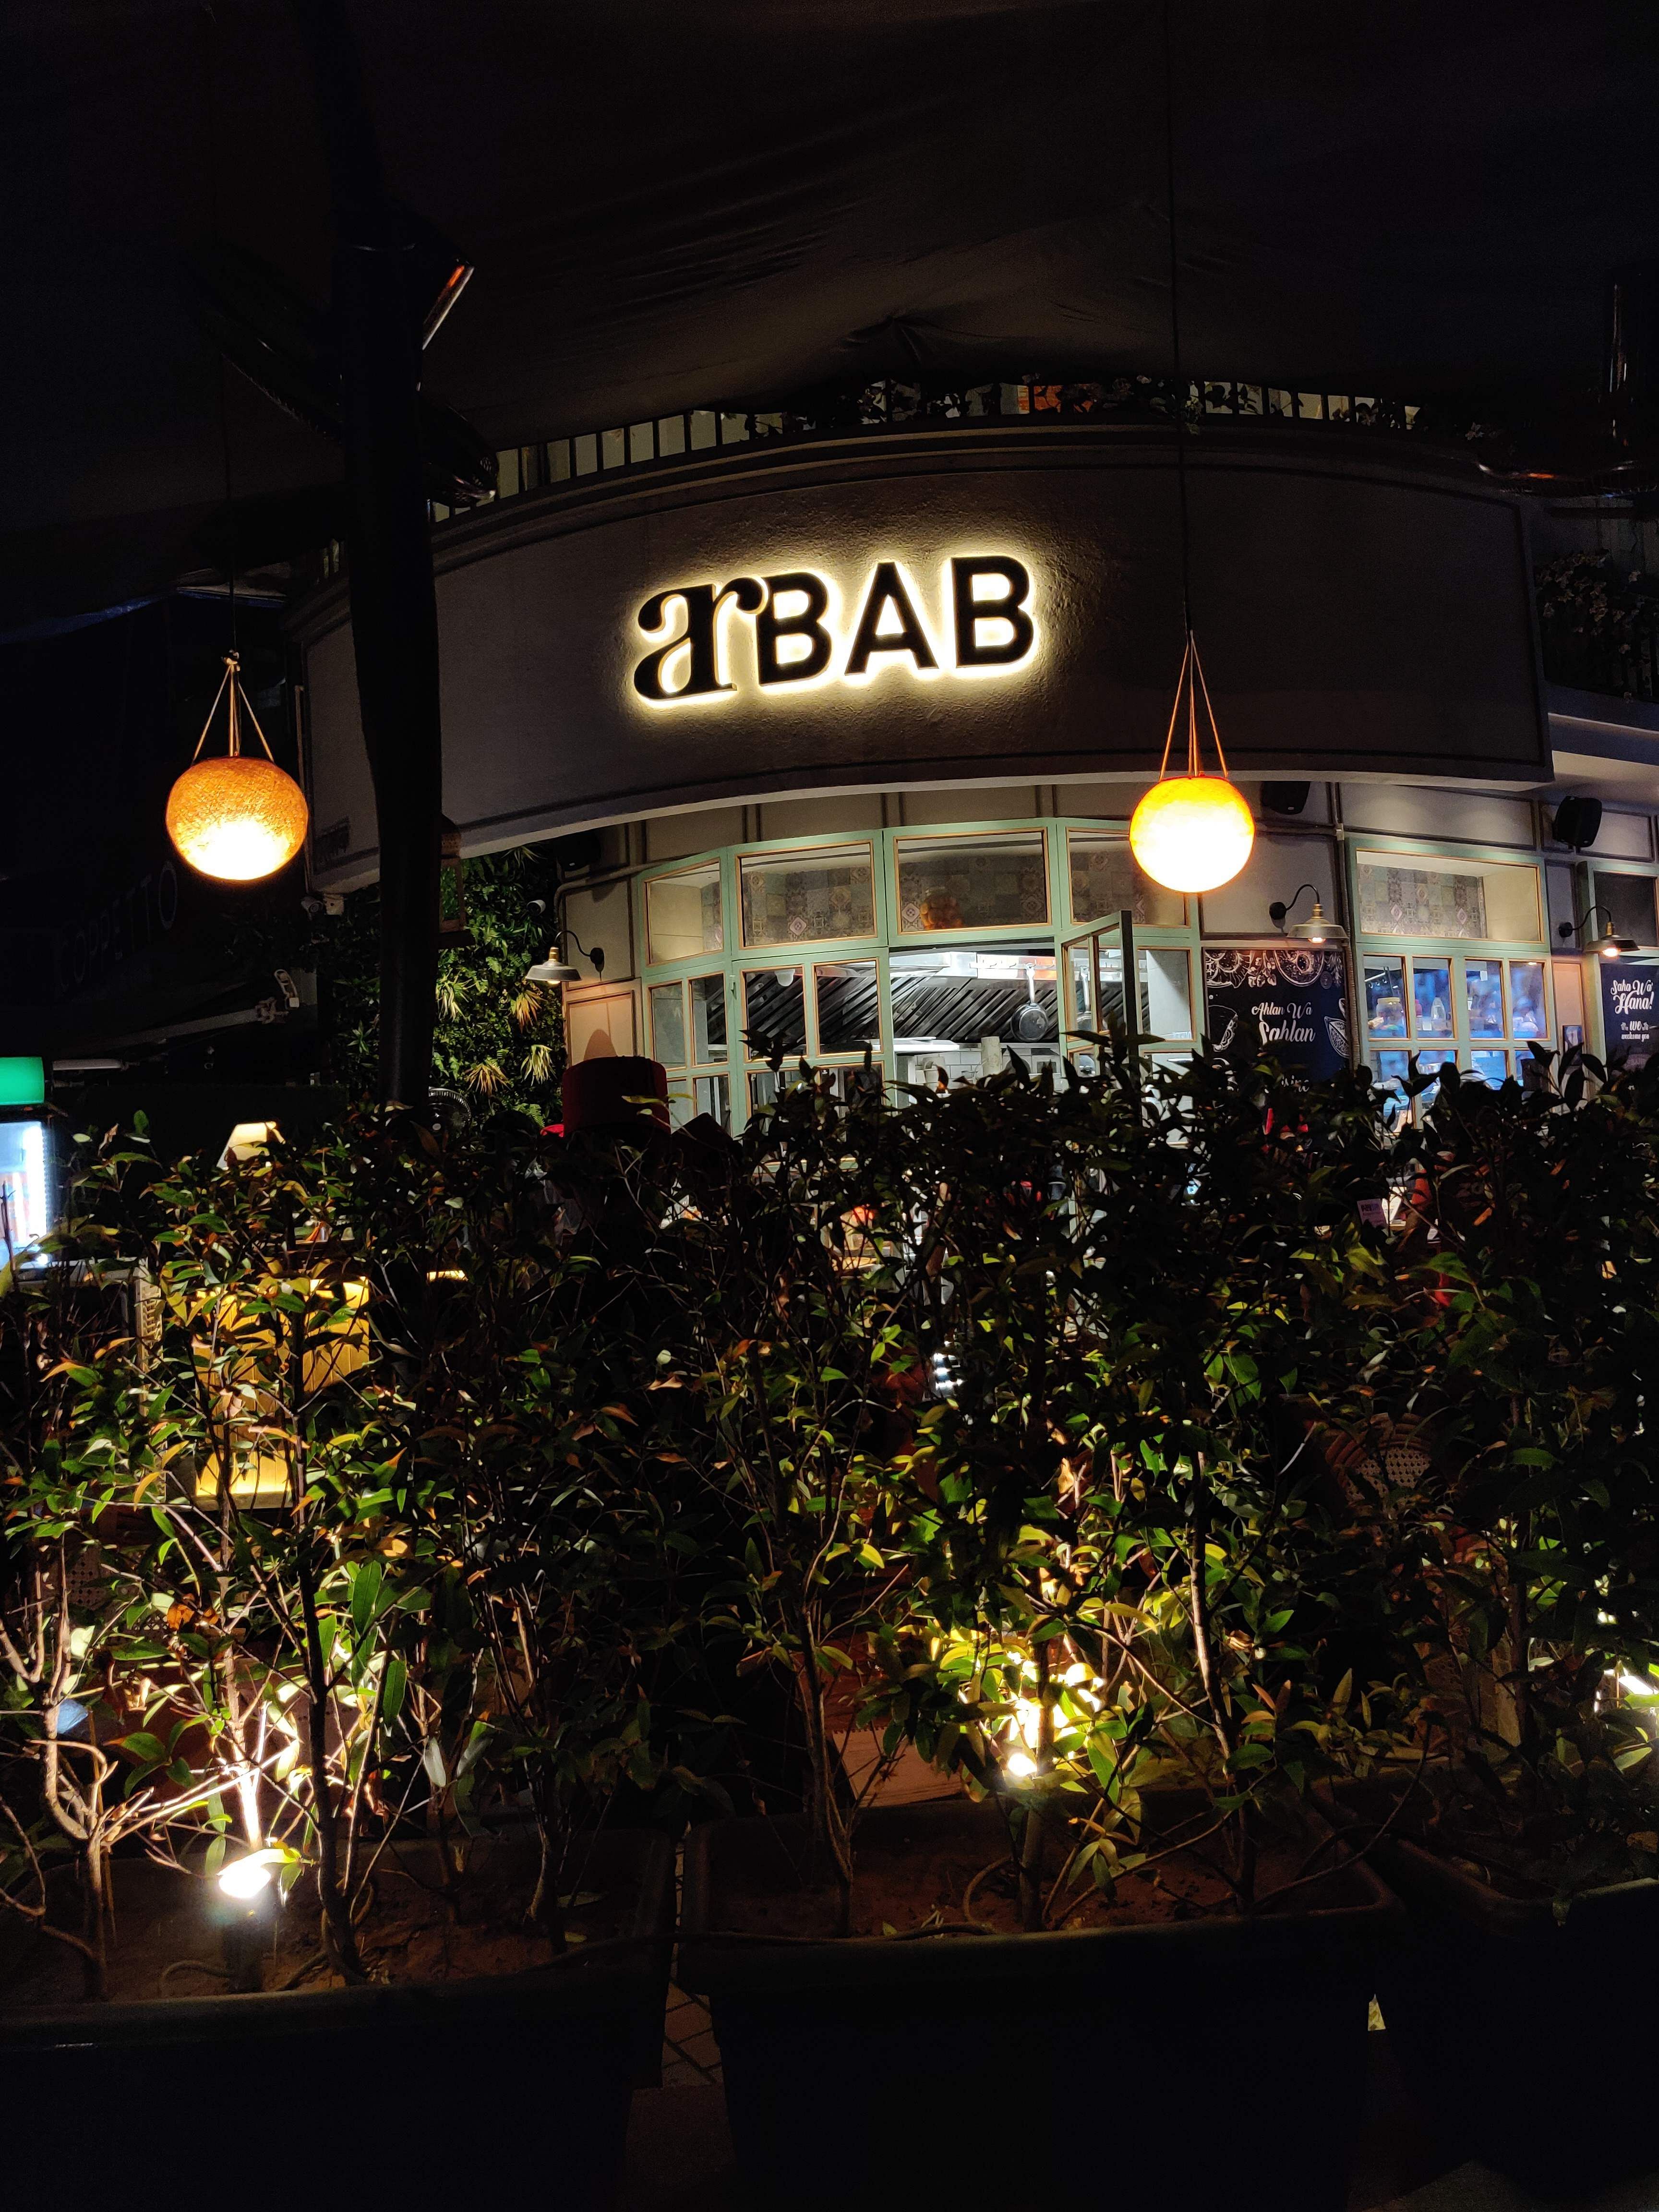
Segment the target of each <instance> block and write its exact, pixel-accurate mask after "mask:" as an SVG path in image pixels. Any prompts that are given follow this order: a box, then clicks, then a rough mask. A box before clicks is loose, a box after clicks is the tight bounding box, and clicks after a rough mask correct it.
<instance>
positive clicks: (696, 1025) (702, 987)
mask: <svg viewBox="0 0 1659 2212" xmlns="http://www.w3.org/2000/svg"><path fill="white" fill-rule="evenodd" d="M691 1057H692V1059H693V1060H695V1061H697V1062H699V1063H701V1062H702V1061H704V1060H724V1059H725V1057H726V978H725V976H724V975H694V976H693V977H692V978H691Z"/></svg>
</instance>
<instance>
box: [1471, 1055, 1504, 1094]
mask: <svg viewBox="0 0 1659 2212" xmlns="http://www.w3.org/2000/svg"><path fill="white" fill-rule="evenodd" d="M1469 1072H1470V1073H1471V1074H1472V1075H1473V1076H1474V1078H1475V1079H1476V1080H1477V1082H1480V1083H1490V1084H1491V1085H1492V1089H1493V1090H1494V1091H1496V1090H1498V1088H1499V1086H1500V1085H1502V1083H1503V1082H1504V1078H1505V1077H1506V1076H1507V1075H1508V1073H1509V1072H1510V1056H1509V1054H1507V1053H1506V1052H1472V1053H1471V1054H1469Z"/></svg>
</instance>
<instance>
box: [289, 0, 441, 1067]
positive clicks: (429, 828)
mask: <svg viewBox="0 0 1659 2212" xmlns="http://www.w3.org/2000/svg"><path fill="white" fill-rule="evenodd" d="M294 6H295V13H296V15H298V17H299V20H300V22H301V26H302V27H303V28H304V30H305V33H306V35H307V40H308V42H309V44H310V47H311V52H312V61H313V69H314V71H315V76H316V82H317V104H318V109H319V118H320V121H321V124H322V131H323V141H324V145H325V149H326V152H327V157H328V167H329V181H330V186H331V194H332V199H333V211H334V225H335V252H334V308H335V316H336V320H337V326H338V331H339V339H340V375H341V387H342V390H341V398H342V412H343V419H344V425H345V447H346V484H347V494H348V506H347V520H346V547H347V554H348V558H349V584H350V593H351V635H352V643H353V646H354V647H355V649H356V660H357V704H358V711H359V714H360V716H361V718H362V730H363V742H364V744H365V746H366V748H367V750H368V765H369V771H370V774H371V775H372V776H373V778H374V809H375V814H376V817H377V820H378V823H379V830H380V1091H381V1097H382V1099H383V1100H384V1102H385V1103H386V1104H387V1105H388V1106H419V1105H421V1104H422V1103H424V1101H425V1098H426V1095H427V1086H428V1082H429V1080H430V1077H431V1070H432V1029H433V1022H434V1019H435V1012H436V995H437V980H438V866H439V859H440V843H441V817H442V811H443V737H442V729H441V723H440V719H439V705H438V608H437V599H436V595H435V592H434V589H433V581H432V545H431V537H430V532H429V529H428V520H427V504H426V487H425V482H424V478H423V476H422V466H421V443H420V411H419V402H420V362H421V351H420V328H419V324H420V317H421V313H422V307H423V306H424V304H425V303H424V302H417V301H416V299H415V297H414V287H413V284H412V282H411V279H410V264H411V262H412V259H413V248H412V246H411V244H410V241H409V240H408V239H407V237H405V236H404V235H403V234H401V231H400V227H399V225H398V221H397V217H396V215H395V213H394V211H393V210H392V209H391V207H390V206H389V205H388V204H387V202H386V193H385V190H384V187H383V185H382V182H381V178H380V158H379V155H378V152H377V150H376V146H375V140H374V122H373V118H372V117H371V114H370V112H369V106H368V92H367V88H366V87H365V85H364V82H363V74H362V58H361V57H360V55H359V53H358V51H357V45H356V39H355V38H354V36H353V34H352V30H351V26H350V23H349V21H348V19H347V16H346V13H345V9H344V7H343V4H342V0H294Z"/></svg>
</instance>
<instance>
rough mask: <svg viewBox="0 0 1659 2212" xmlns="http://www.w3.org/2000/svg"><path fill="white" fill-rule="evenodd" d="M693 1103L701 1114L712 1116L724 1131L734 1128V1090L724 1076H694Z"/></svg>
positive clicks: (692, 1085) (692, 1087)
mask: <svg viewBox="0 0 1659 2212" xmlns="http://www.w3.org/2000/svg"><path fill="white" fill-rule="evenodd" d="M691 1103H692V1104H693V1105H694V1106H695V1107H696V1110H697V1112H698V1113H699V1114H708V1115H713V1117H714V1120H715V1121H718V1122H719V1123H720V1127H721V1128H722V1129H730V1127H732V1089H731V1085H730V1084H729V1083H728V1082H727V1080H726V1077H725V1076H723V1075H694V1076H693V1077H692V1079H691Z"/></svg>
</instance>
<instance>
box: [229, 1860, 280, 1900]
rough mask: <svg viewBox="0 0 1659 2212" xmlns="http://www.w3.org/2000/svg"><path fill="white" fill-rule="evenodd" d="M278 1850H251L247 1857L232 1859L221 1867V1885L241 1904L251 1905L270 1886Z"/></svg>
mask: <svg viewBox="0 0 1659 2212" xmlns="http://www.w3.org/2000/svg"><path fill="white" fill-rule="evenodd" d="M280 1857H281V1854H280V1852H276V1851H250V1852H249V1853H248V1855H247V1857H246V1858H240V1859H230V1860H228V1861H227V1862H226V1863H225V1864H224V1865H223V1866H222V1867H221V1868H220V1869H219V1887H220V1888H221V1889H222V1891H223V1892H224V1893H225V1895H226V1896H227V1897H232V1898H234V1899H235V1900H236V1902H237V1903H238V1904H239V1905H251V1904H252V1901H253V1899H255V1898H256V1897H262V1896H263V1895H264V1893H265V1891H266V1890H268V1889H269V1888H270V1884H271V1880H272V1875H271V1869H272V1865H273V1863H275V1862H276V1860H277V1859H279V1858H280Z"/></svg>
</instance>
